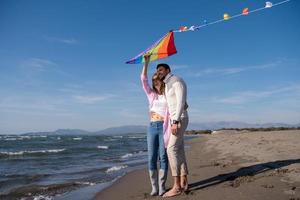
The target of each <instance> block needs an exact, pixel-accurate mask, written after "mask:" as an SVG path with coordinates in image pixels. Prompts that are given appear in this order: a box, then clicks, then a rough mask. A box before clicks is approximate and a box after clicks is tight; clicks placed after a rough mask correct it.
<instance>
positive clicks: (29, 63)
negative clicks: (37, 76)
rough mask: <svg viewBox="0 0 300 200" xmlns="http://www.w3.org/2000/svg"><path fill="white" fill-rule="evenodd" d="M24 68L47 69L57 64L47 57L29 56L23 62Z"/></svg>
mask: <svg viewBox="0 0 300 200" xmlns="http://www.w3.org/2000/svg"><path fill="white" fill-rule="evenodd" d="M21 66H22V67H24V68H30V69H32V70H37V71H45V70H46V69H47V68H53V67H56V66H57V64H56V63H54V62H52V61H50V60H46V59H40V58H29V59H27V60H25V61H23V62H22V63H21Z"/></svg>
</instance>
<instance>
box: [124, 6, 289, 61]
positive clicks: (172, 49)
mask: <svg viewBox="0 0 300 200" xmlns="http://www.w3.org/2000/svg"><path fill="white" fill-rule="evenodd" d="M289 1H291V0H284V1H280V2H277V3H274V4H273V3H272V2H270V1H267V2H265V5H264V6H263V7H261V8H257V9H254V10H250V9H249V8H243V9H242V12H240V13H239V14H236V15H233V16H230V15H229V14H228V13H224V14H223V18H222V19H219V20H216V21H212V22H208V21H207V20H204V21H203V24H201V25H198V26H196V25H192V26H190V27H188V26H181V27H179V29H178V30H172V31H169V32H168V33H167V34H165V35H164V36H163V37H162V38H160V39H159V40H158V41H157V42H155V43H154V44H153V45H151V46H150V47H149V48H147V49H146V50H144V51H143V52H141V53H139V54H138V55H137V56H135V57H134V58H132V59H130V60H129V61H127V62H126V64H140V63H143V62H144V61H145V59H144V55H151V57H150V61H154V60H159V59H162V58H166V57H168V56H171V55H173V54H176V53H177V50H176V46H175V42H174V33H180V32H187V31H199V30H200V29H202V28H204V27H207V26H210V25H213V24H217V23H221V22H224V21H227V20H230V19H233V18H237V17H241V16H246V15H249V14H250V13H254V12H258V11H262V10H265V9H270V8H272V7H274V6H279V5H282V4H284V3H287V2H289Z"/></svg>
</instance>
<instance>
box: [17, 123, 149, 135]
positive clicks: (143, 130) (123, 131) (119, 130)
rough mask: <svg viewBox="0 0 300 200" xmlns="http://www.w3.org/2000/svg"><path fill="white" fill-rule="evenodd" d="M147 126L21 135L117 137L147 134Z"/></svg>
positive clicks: (63, 130)
mask: <svg viewBox="0 0 300 200" xmlns="http://www.w3.org/2000/svg"><path fill="white" fill-rule="evenodd" d="M146 132H147V126H139V125H132V126H119V127H111V128H107V129H103V130H100V131H96V132H92V131H85V130H81V129H58V130H56V131H49V132H29V133H24V134H21V135H47V136H49V135H115V134H127V133H146Z"/></svg>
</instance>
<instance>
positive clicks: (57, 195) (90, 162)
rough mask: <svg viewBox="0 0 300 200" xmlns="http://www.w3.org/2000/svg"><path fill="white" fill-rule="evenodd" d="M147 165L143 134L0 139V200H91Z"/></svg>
mask: <svg viewBox="0 0 300 200" xmlns="http://www.w3.org/2000/svg"><path fill="white" fill-rule="evenodd" d="M146 163H147V141H146V134H125V135H124V134H122V135H97V136H95V135H88V136H87V135H74V136H70V135H68V136H66V135H55V136H54V135H53V136H51V135H47V136H45V135H32V136H30V135H0V199H1V200H6V199H9V200H14V199H20V200H44V199H45V200H70V199H77V200H81V199H84V200H87V199H92V198H93V196H94V195H95V194H96V193H97V192H99V191H101V190H102V189H103V188H105V187H108V186H109V185H111V184H112V183H113V182H114V181H116V180H117V179H118V178H120V177H122V176H124V175H125V174H126V173H128V172H130V171H133V170H135V169H138V168H142V167H145V166H146Z"/></svg>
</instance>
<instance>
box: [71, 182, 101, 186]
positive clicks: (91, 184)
mask: <svg viewBox="0 0 300 200" xmlns="http://www.w3.org/2000/svg"><path fill="white" fill-rule="evenodd" d="M75 183H76V184H78V185H90V186H93V185H96V183H92V182H80V181H77V182H75Z"/></svg>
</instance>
